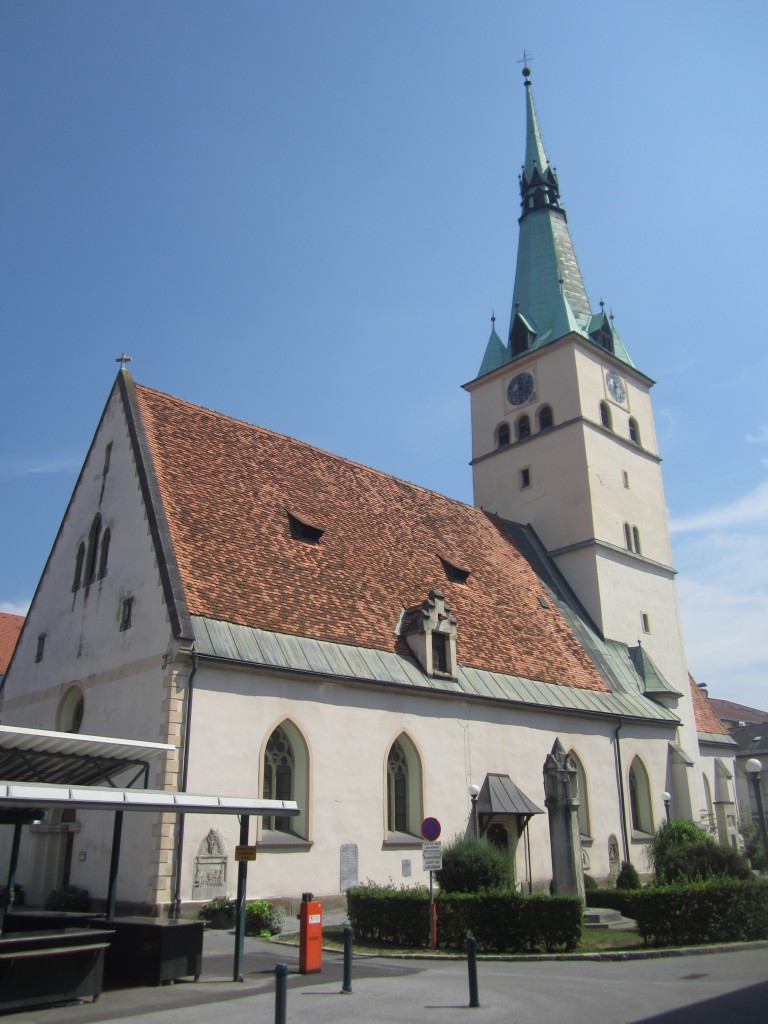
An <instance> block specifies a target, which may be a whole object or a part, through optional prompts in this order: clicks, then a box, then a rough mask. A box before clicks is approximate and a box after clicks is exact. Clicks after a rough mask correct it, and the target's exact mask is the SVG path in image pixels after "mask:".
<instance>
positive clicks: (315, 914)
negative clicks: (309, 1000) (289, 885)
mask: <svg viewBox="0 0 768 1024" xmlns="http://www.w3.org/2000/svg"><path fill="white" fill-rule="evenodd" d="M307 895H309V894H307ZM322 969H323V905H322V903H321V902H320V900H312V899H309V900H306V899H305V900H303V901H302V903H301V906H300V907H299V973H300V974H316V973H317V972H318V971H321V970H322Z"/></svg>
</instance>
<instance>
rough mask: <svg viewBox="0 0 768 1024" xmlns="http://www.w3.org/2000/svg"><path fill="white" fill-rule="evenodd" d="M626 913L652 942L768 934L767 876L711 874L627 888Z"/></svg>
mask: <svg viewBox="0 0 768 1024" xmlns="http://www.w3.org/2000/svg"><path fill="white" fill-rule="evenodd" d="M632 898H633V909H632V912H631V914H630V915H629V916H631V917H634V919H635V920H636V921H637V930H638V932H639V933H640V935H641V937H642V938H643V941H644V942H645V944H646V945H647V946H648V945H651V946H691V945H697V944H700V943H706V942H747V941H750V940H754V939H768V882H761V881H757V880H755V881H747V882H742V881H739V880H738V879H733V878H727V879H713V880H708V881H704V882H692V883H689V884H686V885H664V886H661V885H659V886H651V887H649V888H648V889H644V890H643V891H642V892H637V893H633V894H632Z"/></svg>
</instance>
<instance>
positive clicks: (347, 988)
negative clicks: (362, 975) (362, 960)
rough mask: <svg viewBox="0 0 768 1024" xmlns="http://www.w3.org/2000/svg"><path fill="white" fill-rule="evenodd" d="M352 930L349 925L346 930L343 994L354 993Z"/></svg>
mask: <svg viewBox="0 0 768 1024" xmlns="http://www.w3.org/2000/svg"><path fill="white" fill-rule="evenodd" d="M354 937H355V936H354V934H353V933H352V929H351V928H350V927H349V925H347V926H346V927H345V929H344V984H343V985H342V986H341V991H342V992H351V991H352V940H353V939H354Z"/></svg>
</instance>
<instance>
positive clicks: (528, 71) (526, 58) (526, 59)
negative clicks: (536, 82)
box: [517, 50, 531, 85]
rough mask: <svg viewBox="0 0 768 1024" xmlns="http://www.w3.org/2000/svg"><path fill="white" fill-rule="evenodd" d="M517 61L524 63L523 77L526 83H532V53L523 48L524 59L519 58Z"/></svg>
mask: <svg viewBox="0 0 768 1024" xmlns="http://www.w3.org/2000/svg"><path fill="white" fill-rule="evenodd" d="M517 63H518V64H522V65H523V78H524V79H525V84H526V85H530V84H531V69H530V67H529V66H528V65H529V64H530V63H531V55H530V54H529V53H528V52H527V51H526V50H523V59H522V60H519V61H518V62H517Z"/></svg>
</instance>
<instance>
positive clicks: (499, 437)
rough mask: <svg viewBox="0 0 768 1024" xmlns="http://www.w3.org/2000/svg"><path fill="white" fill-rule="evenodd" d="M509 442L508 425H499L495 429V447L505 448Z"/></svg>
mask: <svg viewBox="0 0 768 1024" xmlns="http://www.w3.org/2000/svg"><path fill="white" fill-rule="evenodd" d="M509 442H510V433H509V424H508V423H500V424H499V425H498V427H497V428H496V447H497V448H506V446H507V445H508V444H509Z"/></svg>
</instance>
